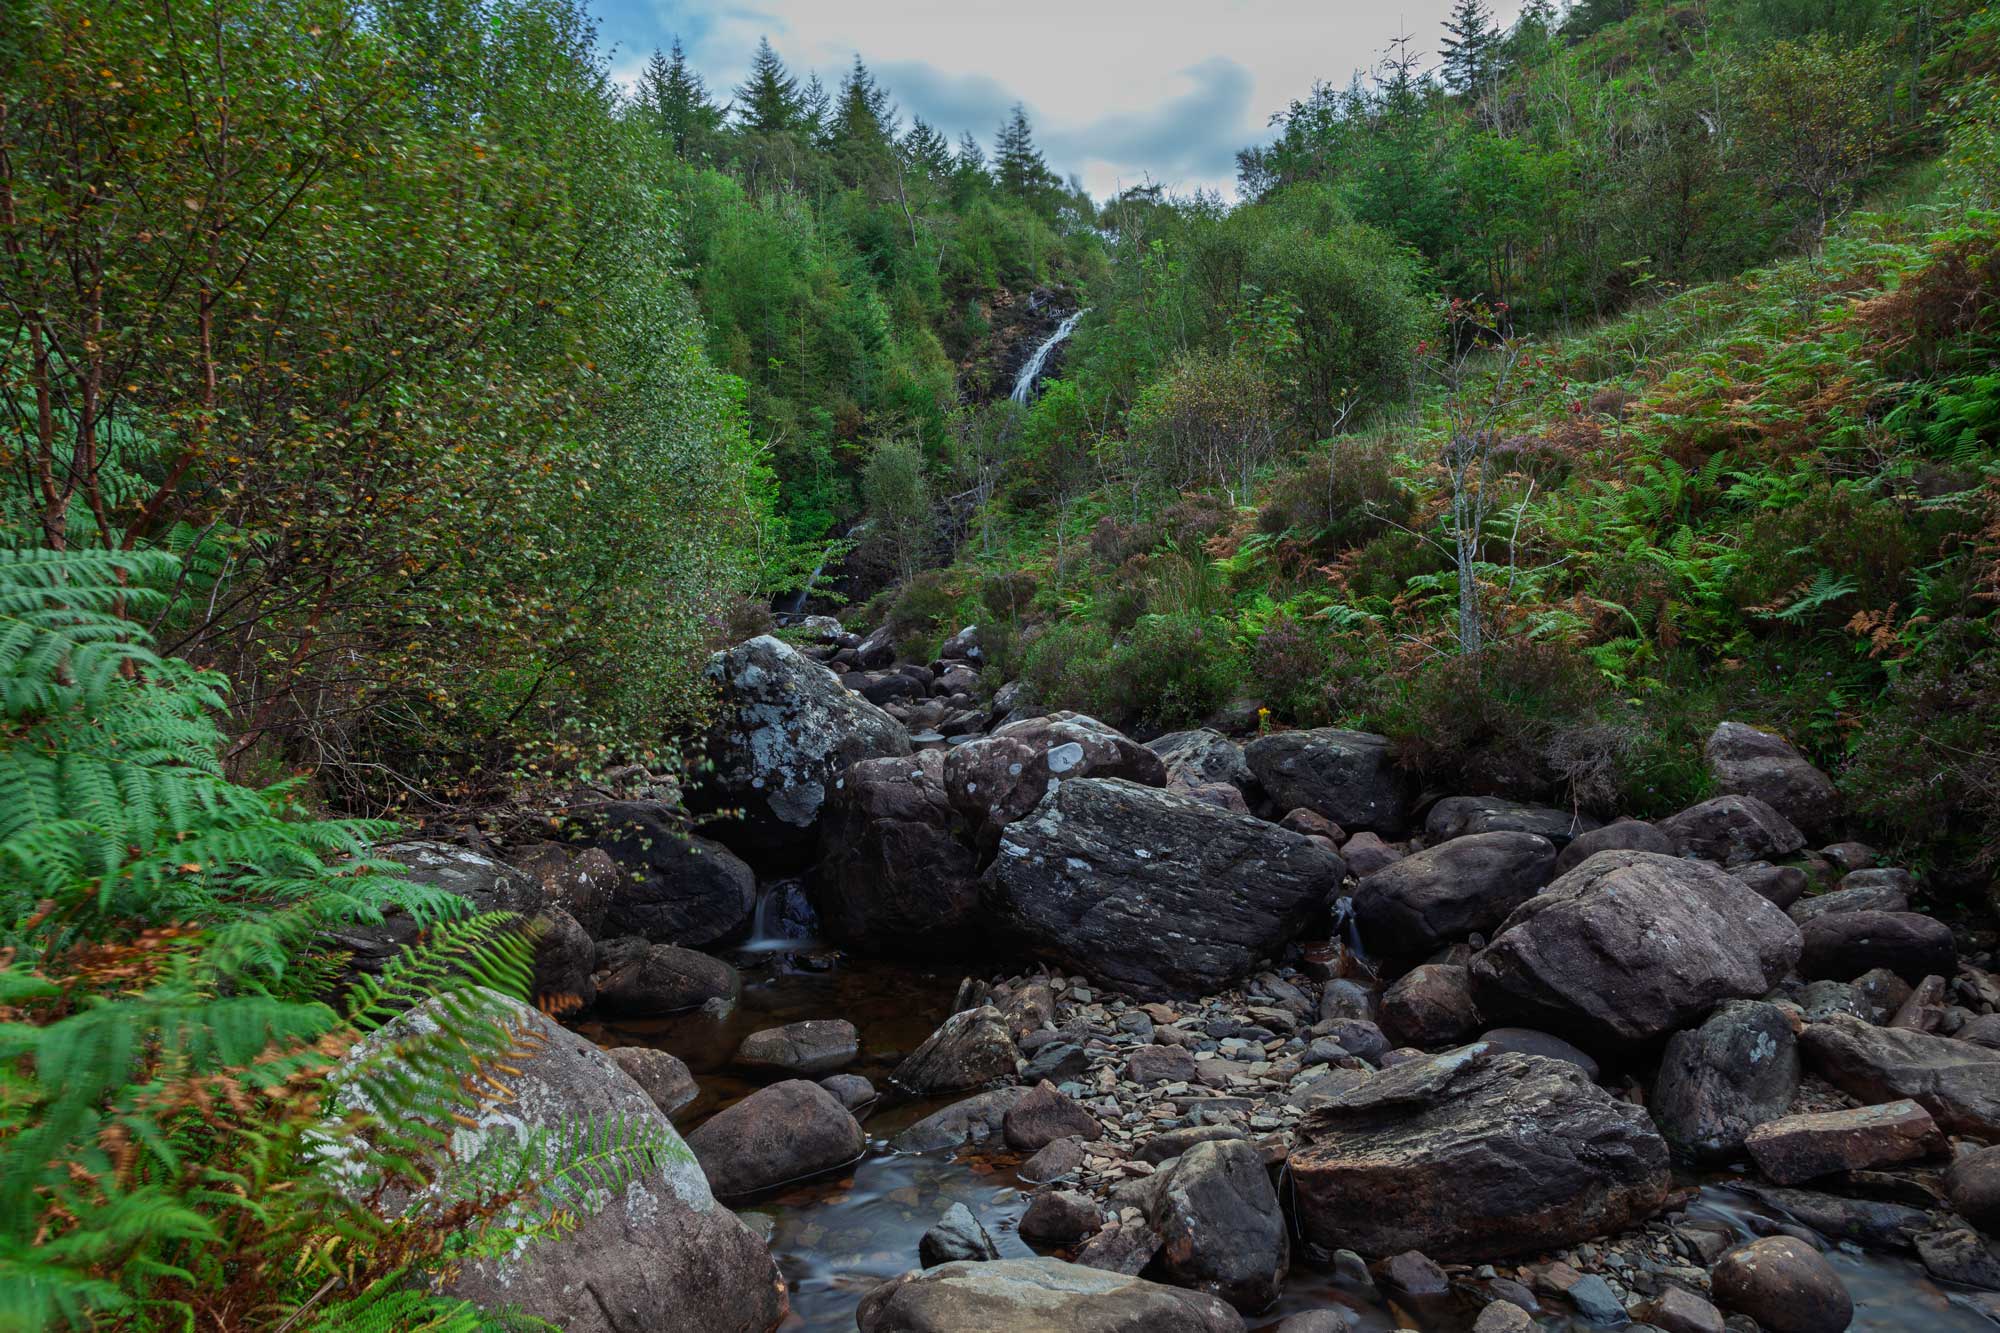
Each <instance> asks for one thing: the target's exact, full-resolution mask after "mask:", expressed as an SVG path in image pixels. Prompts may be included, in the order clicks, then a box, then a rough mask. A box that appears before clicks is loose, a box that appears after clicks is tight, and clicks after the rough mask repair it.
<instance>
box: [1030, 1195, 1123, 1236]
mask: <svg viewBox="0 0 2000 1333" xmlns="http://www.w3.org/2000/svg"><path fill="white" fill-rule="evenodd" d="M1103 1225H1104V1210H1103V1209H1102V1208H1100V1207H1098V1206H1097V1200H1095V1199H1093V1198H1091V1197H1090V1196H1089V1195H1088V1194H1083V1193H1079V1192H1078V1191H1076V1190H1042V1191H1040V1192H1039V1193H1037V1194H1036V1195H1035V1197H1034V1198H1033V1199H1031V1200H1029V1202H1028V1208H1027V1211H1026V1212H1024V1213H1022V1214H1021V1221H1020V1223H1019V1226H1020V1231H1021V1234H1022V1235H1023V1236H1026V1237H1029V1238H1030V1239H1033V1240H1038V1241H1043V1242H1045V1243H1047V1244H1051V1245H1068V1244H1071V1243H1073V1242H1075V1241H1079V1240H1082V1239H1083V1238H1084V1237H1085V1236H1088V1235H1089V1234H1090V1233H1091V1232H1093V1231H1095V1230H1097V1229H1098V1228H1099V1227H1101V1226H1103Z"/></svg>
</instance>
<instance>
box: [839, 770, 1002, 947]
mask: <svg viewBox="0 0 2000 1333" xmlns="http://www.w3.org/2000/svg"><path fill="white" fill-rule="evenodd" d="M944 770H945V755H944V752H943V751H942V750H925V751H923V752H922V753H920V754H915V755H911V756H908V757H906V758H884V759H864V760H862V761H861V762H860V763H858V764H855V765H854V766H853V767H852V768H849V769H848V770H847V772H846V773H844V774H843V775H841V776H840V777H839V778H837V779H835V781H834V790H833V794H832V797H831V798H830V799H829V800H828V802H827V806H826V814H825V816H824V818H823V819H822V821H821V825H820V861H819V883H818V887H817V897H818V903H819V912H820V920H821V922H822V923H824V925H825V926H826V929H827V930H828V931H829V932H830V933H831V934H832V935H833V936H834V937H835V938H836V939H840V940H844V941H847V942H850V943H853V944H858V945H863V946H875V947H881V946H893V945H897V944H906V943H909V942H911V941H916V940H932V941H935V940H936V939H938V938H939V937H949V936H954V935H957V934H959V933H961V932H963V931H965V930H966V929H967V928H969V927H970V926H971V925H972V923H973V922H974V921H975V919H976V917H977V914H978V910H979V865H978V859H977V858H976V857H975V856H974V855H973V853H972V849H971V848H970V847H968V846H966V845H965V844H964V843H963V842H961V841H959V839H958V836H957V833H958V829H959V825H960V823H961V822H962V821H961V820H960V818H959V817H958V815H957V814H956V813H955V812H954V811H953V809H952V806H951V802H950V801H949V800H947V799H946V796H945V787H944Z"/></svg>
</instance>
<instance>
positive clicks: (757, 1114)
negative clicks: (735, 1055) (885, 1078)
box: [687, 1078, 867, 1196]
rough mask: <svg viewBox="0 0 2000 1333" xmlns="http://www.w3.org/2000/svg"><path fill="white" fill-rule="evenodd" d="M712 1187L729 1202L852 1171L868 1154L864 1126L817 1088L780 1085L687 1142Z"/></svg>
mask: <svg viewBox="0 0 2000 1333" xmlns="http://www.w3.org/2000/svg"><path fill="white" fill-rule="evenodd" d="M687 1142H688V1147H690V1148H692V1149H693V1150H694V1155H695V1157H696V1158H697V1159H698V1160H699V1161H700V1162H701V1169H702V1170H703V1171H705V1172H707V1173H708V1183H709V1185H710V1186H711V1187H712V1188H713V1189H714V1190H715V1192H716V1193H717V1194H721V1195H724V1196H729V1195H740V1194H755V1193H756V1192H758V1191H759V1190H767V1189H772V1188H775V1187H776V1186H779V1185H785V1184H789V1183H791V1182H792V1181H794V1180H803V1179H805V1178H806V1177H808V1176H816V1175H819V1174H820V1173H822V1172H825V1171H832V1170H835V1169H837V1168H839V1167H843V1166H846V1165H847V1164H848V1163H849V1162H851V1161H853V1160H854V1159H855V1158H857V1157H859V1156H861V1150H862V1149H863V1148H864V1147H866V1146H867V1140H866V1138H865V1137H864V1136H863V1135H862V1132H861V1125H860V1122H859V1121H857V1120H855V1118H854V1116H853V1115H852V1114H851V1113H850V1112H849V1111H848V1109H847V1108H846V1107H845V1106H842V1105H841V1104H840V1102H839V1101H838V1100H837V1099H836V1098H835V1097H834V1095H833V1094H832V1093H830V1092H828V1091H827V1090H826V1089H825V1088H822V1087H821V1086H820V1085H819V1084H817V1083H808V1082H807V1081H806V1080H804V1079H802V1078H794V1079H787V1080H785V1081H784V1082H783V1083H773V1084H772V1085H771V1086H770V1087H768V1088H759V1089H758V1090H757V1091H755V1092H753V1093H751V1094H750V1095H749V1096H748V1097H745V1098H744V1099H743V1100H742V1101H740V1102H737V1103H736V1104H735V1105H734V1106H731V1107H728V1108H727V1109H725V1110H721V1111H718V1112H716V1113H715V1114H714V1115H712V1116H710V1117H709V1118H708V1119H707V1120H704V1121H703V1122H702V1123H701V1127H700V1128H698V1129H696V1130H695V1131H694V1132H693V1133H692V1134H690V1135H688V1138H687Z"/></svg>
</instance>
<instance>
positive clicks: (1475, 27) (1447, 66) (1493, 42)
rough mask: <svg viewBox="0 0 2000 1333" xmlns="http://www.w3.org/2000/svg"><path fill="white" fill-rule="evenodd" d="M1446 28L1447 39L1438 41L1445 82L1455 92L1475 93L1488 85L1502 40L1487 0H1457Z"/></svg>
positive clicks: (1445, 25)
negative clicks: (1487, 6)
mask: <svg viewBox="0 0 2000 1333" xmlns="http://www.w3.org/2000/svg"><path fill="white" fill-rule="evenodd" d="M1444 31H1445V36H1444V40H1443V41H1441V42H1440V43H1439V44H1438V45H1439V47H1440V51H1441V54H1442V55H1443V57H1444V82H1445V86H1446V87H1447V88H1450V89H1451V90H1452V91H1453V92H1455V93H1474V92H1477V91H1478V90H1479V89H1481V88H1483V87H1485V86H1486V82H1487V80H1488V79H1489V78H1491V77H1492V74H1493V59H1494V56H1495V55H1496V54H1497V51H1496V48H1497V47H1498V46H1499V43H1500V32H1499V29H1497V28H1496V27H1494V25H1493V16H1492V14H1491V13H1489V12H1488V11H1487V8H1486V0H1456V3H1454V4H1453V5H1452V9H1451V17H1449V18H1447V19H1446V20H1445V21H1444Z"/></svg>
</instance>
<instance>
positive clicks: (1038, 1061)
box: [1021, 1041, 1090, 1083]
mask: <svg viewBox="0 0 2000 1333" xmlns="http://www.w3.org/2000/svg"><path fill="white" fill-rule="evenodd" d="M1089 1072H1090V1052H1089V1051H1086V1050H1084V1049H1083V1047H1081V1046H1078V1045H1077V1044H1076V1043H1075V1042H1070V1041H1052V1042H1050V1043H1048V1044H1047V1045H1046V1046H1043V1047H1041V1048H1040V1049H1039V1050H1037V1051H1036V1052H1035V1053H1034V1054H1033V1055H1032V1056H1030V1057H1029V1058H1028V1064H1027V1067H1026V1068H1024V1069H1022V1070H1021V1078H1022V1080H1023V1081H1024V1082H1028V1083H1039V1082H1041V1081H1042V1080H1043V1079H1047V1080H1048V1081H1049V1082H1051V1083H1068V1082H1071V1081H1072V1080H1075V1079H1079V1078H1082V1077H1083V1076H1084V1075H1085V1074H1088V1073H1089Z"/></svg>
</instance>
